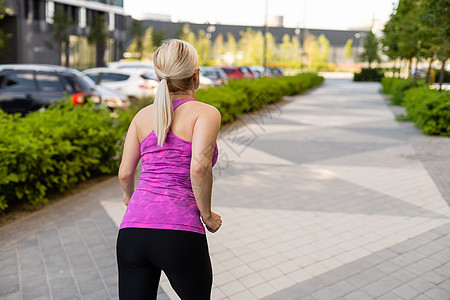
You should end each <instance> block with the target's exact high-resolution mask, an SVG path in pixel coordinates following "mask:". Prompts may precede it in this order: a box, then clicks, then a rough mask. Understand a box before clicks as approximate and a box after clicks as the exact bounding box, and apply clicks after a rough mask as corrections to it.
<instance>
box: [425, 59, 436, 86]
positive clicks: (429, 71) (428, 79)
mask: <svg viewBox="0 0 450 300" xmlns="http://www.w3.org/2000/svg"><path fill="white" fill-rule="evenodd" d="M433 60H434V58H433V57H432V58H430V64H429V65H428V70H427V76H426V77H425V83H426V84H428V82H429V81H430V76H431V65H432V64H433Z"/></svg>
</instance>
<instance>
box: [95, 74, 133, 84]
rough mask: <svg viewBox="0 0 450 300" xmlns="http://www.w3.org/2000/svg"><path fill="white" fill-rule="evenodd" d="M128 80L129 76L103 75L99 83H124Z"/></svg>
mask: <svg viewBox="0 0 450 300" xmlns="http://www.w3.org/2000/svg"><path fill="white" fill-rule="evenodd" d="M128 78H130V76H129V75H125V74H117V73H103V74H102V80H101V82H111V81H125V80H127V79H128Z"/></svg>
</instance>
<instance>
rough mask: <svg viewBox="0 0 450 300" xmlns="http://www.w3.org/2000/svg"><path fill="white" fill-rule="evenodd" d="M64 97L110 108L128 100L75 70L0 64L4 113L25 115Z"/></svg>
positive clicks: (0, 100)
mask: <svg viewBox="0 0 450 300" xmlns="http://www.w3.org/2000/svg"><path fill="white" fill-rule="evenodd" d="M67 99H70V100H71V101H72V102H73V103H74V104H84V103H86V102H87V101H91V102H94V103H98V104H104V105H111V106H110V107H117V106H120V107H124V106H126V105H127V102H128V99H127V98H126V97H124V96H123V95H120V94H118V93H115V92H114V91H111V90H105V89H97V88H96V86H95V84H93V83H92V81H91V80H89V78H87V77H86V76H84V75H83V74H82V73H81V72H79V71H77V70H75V69H70V68H66V67H61V66H54V65H38V64H9V65H0V108H1V109H2V110H4V111H5V112H7V113H16V112H18V113H22V114H26V113H28V112H30V111H34V110H38V109H41V108H46V107H48V106H50V105H51V104H52V103H54V102H58V101H65V100H67ZM113 99H114V100H113ZM112 100H113V101H112ZM128 104H129V102H128Z"/></svg>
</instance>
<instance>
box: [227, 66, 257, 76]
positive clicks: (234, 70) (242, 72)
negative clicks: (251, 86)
mask: <svg viewBox="0 0 450 300" xmlns="http://www.w3.org/2000/svg"><path fill="white" fill-rule="evenodd" d="M220 68H221V69H222V70H223V71H224V72H225V74H227V78H228V79H243V78H251V75H250V73H249V72H248V71H247V69H246V68H245V67H229V66H227V67H220Z"/></svg>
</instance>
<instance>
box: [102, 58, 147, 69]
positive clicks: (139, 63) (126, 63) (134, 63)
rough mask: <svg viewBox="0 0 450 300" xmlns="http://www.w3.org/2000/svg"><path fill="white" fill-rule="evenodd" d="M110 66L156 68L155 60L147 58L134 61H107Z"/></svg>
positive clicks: (116, 67)
mask: <svg viewBox="0 0 450 300" xmlns="http://www.w3.org/2000/svg"><path fill="white" fill-rule="evenodd" d="M107 65H108V68H112V69H130V68H132V69H154V66H153V62H151V61H145V60H132V61H123V60H121V61H113V62H109V63H107Z"/></svg>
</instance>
